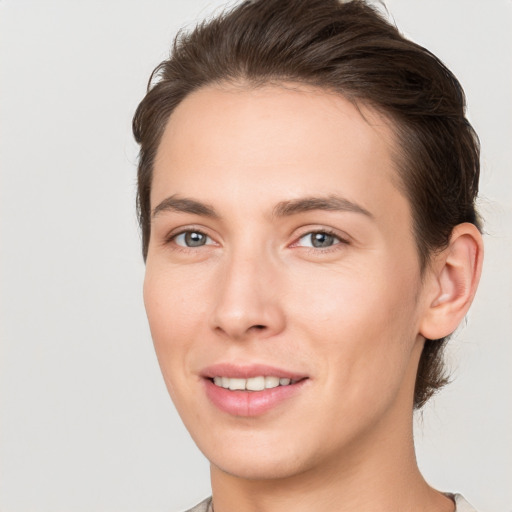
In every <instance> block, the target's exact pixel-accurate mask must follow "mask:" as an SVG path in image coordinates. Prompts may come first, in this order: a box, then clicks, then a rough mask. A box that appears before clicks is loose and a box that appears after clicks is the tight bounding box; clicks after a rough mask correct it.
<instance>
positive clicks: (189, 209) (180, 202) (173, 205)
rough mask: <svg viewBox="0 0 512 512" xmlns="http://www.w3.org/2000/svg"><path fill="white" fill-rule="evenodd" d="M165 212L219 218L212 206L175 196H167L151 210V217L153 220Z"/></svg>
mask: <svg viewBox="0 0 512 512" xmlns="http://www.w3.org/2000/svg"><path fill="white" fill-rule="evenodd" d="M166 211H173V212H178V213H192V214H194V215H201V216H202V217H210V218H212V219H218V218H219V215H218V214H217V212H216V211H215V209H214V208H213V206H210V205H208V204H205V203H201V202H199V201H195V200H194V199H188V198H180V197H177V196H175V195H172V196H169V197H167V198H166V199H164V200H163V201H162V202H161V203H159V204H158V206H156V207H155V208H154V209H153V212H152V214H151V216H152V217H153V218H155V217H156V216H157V215H158V214H159V213H162V212H166Z"/></svg>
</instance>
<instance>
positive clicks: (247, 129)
mask: <svg viewBox="0 0 512 512" xmlns="http://www.w3.org/2000/svg"><path fill="white" fill-rule="evenodd" d="M392 155H393V137H392V133H391V130H390V128H389V126H387V124H386V122H385V121H384V120H383V119H382V118H381V117H379V116H378V115H377V114H376V113H373V112H372V111H371V110H368V109H366V110H364V118H363V117H362V115H361V113H360V111H358V109H357V108H355V107H354V106H353V105H352V104H351V103H349V102H348V101H346V100H345V99H344V98H343V97H341V96H339V95H330V94H327V93H325V92H322V91H319V90H315V89H311V88H309V89H308V88H305V87H302V86H294V87H279V86H266V87H261V88H257V89H250V88H241V87H239V88H234V87H231V88H230V87H228V86H226V87H225V88H220V87H217V88H215V87H213V86H212V87H206V88H203V89H201V90H199V91H196V92H194V93H193V94H191V95H190V96H188V97H187V98H186V99H185V100H184V101H183V102H182V103H181V104H180V105H179V106H178V107H177V109H176V110H175V111H174V113H173V114H172V116H171V118H170V120H169V123H168V125H167V127H166V130H165V133H164V135H163V138H162V141H161V144H160V147H159V150H158V154H157V158H156V161H155V167H154V179H153V184H152V192H151V207H152V211H153V216H152V226H151V239H150V243H149V252H148V257H147V268H146V278H145V284H144V299H145V305H146V310H147V315H148V318H149V323H150V327H151V333H152V336H153V340H154V344H155V348H156V352H157V355H158V360H159V363H160V366H161V369H162V373H163V376H164V379H165V382H166V385H167V388H168V390H169V393H170V395H171V397H172V399H173V401H174V403H175V405H176V407H177V409H178V412H179V413H180V415H181V417H182V419H183V421H184V423H185V425H186V427H187V428H188V430H189V431H190V433H191V435H192V437H193V438H194V440H195V441H196V443H197V444H198V446H199V448H200V449H201V450H202V451H203V453H205V455H206V456H207V457H208V459H209V460H210V461H211V463H212V467H213V468H215V470H217V471H222V472H226V473H230V474H232V475H236V476H240V477H245V478H279V477H284V476H291V475H294V474H297V473H300V472H304V471H306V470H310V471H311V470H314V469H315V468H319V467H325V466H326V465H328V464H330V463H335V461H338V462H337V463H340V462H339V461H348V460H350V457H351V456H353V455H354V454H355V453H359V454H361V453H364V452H365V450H367V449H370V448H369V447H372V448H371V449H372V450H374V451H375V450H376V449H378V448H376V447H378V446H380V445H384V444H385V443H380V444H379V442H378V440H379V439H381V440H382V439H383V438H387V437H386V436H388V437H389V436H392V435H393V432H394V431H396V430H397V425H403V424H404V422H405V423H407V422H410V417H411V414H412V397H413V387H414V378H415V373H416V367H417V363H418V358H419V354H420V351H421V344H422V341H423V340H422V337H421V336H420V335H419V334H418V333H419V327H418V326H419V324H420V321H421V316H422V310H423V306H422V304H423V302H424V301H423V300H422V289H421V279H420V270H419V263H418V256H417V250H416V246H415V242H414V238H413V235H412V232H413V231H412V218H411V211H410V205H409V204H408V201H407V200H406V199H405V197H404V196H403V195H402V194H401V193H400V191H399V189H398V187H397V186H396V180H397V178H396V170H395V164H394V163H393V158H392ZM398 430H399V429H398ZM351 454H352V455H351Z"/></svg>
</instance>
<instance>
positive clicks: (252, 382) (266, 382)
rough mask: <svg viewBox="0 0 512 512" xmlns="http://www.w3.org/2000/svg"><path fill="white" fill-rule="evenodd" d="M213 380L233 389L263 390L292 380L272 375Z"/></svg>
mask: <svg viewBox="0 0 512 512" xmlns="http://www.w3.org/2000/svg"><path fill="white" fill-rule="evenodd" d="M213 382H214V384H215V385H216V386H219V387H222V388H225V389H230V390H232V391H235V390H247V391H263V390H264V389H272V388H277V386H288V385H290V384H293V383H294V381H292V380H291V379H287V378H281V379H280V378H279V377H274V376H271V375H270V376H265V377H263V376H258V377H251V378H250V379H234V378H230V377H214V378H213Z"/></svg>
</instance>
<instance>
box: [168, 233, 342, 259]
mask: <svg viewBox="0 0 512 512" xmlns="http://www.w3.org/2000/svg"><path fill="white" fill-rule="evenodd" d="M187 233H197V234H200V235H202V236H205V237H206V238H209V239H210V240H212V238H211V237H210V236H209V235H208V234H207V233H206V232H205V231H204V230H202V229H200V228H194V227H193V226H192V227H189V228H186V229H182V230H181V231H179V232H178V233H171V234H170V235H168V236H167V237H166V238H165V240H164V245H169V244H172V245H173V250H176V251H180V252H194V251H195V250H196V249H199V248H202V247H205V246H208V245H213V244H208V243H205V244H203V245H199V246H196V247H187V246H184V245H179V244H177V243H176V239H177V238H178V237H179V236H181V235H185V234H187ZM315 234H325V235H329V236H332V237H334V238H335V239H336V241H337V242H335V243H334V244H333V245H331V246H329V247H323V248H322V247H307V246H299V245H298V244H299V242H300V240H302V239H303V238H305V237H307V236H308V235H315ZM349 243H350V242H349V241H348V240H347V239H345V238H343V237H341V236H340V235H339V233H337V232H335V231H334V230H331V229H326V228H321V229H313V230H309V231H305V232H304V233H302V234H301V235H300V236H299V237H297V238H296V240H295V242H293V243H292V244H291V245H290V246H289V247H298V248H301V249H302V250H304V251H306V252H308V253H311V254H316V255H318V254H326V253H331V252H335V251H339V250H340V249H342V246H344V245H349Z"/></svg>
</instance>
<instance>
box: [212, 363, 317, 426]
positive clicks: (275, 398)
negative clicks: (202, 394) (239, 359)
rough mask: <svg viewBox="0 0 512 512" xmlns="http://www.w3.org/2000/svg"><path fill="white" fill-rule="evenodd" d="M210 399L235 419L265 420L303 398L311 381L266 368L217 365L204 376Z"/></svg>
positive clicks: (299, 375) (294, 374)
mask: <svg viewBox="0 0 512 512" xmlns="http://www.w3.org/2000/svg"><path fill="white" fill-rule="evenodd" d="M202 377H203V382H204V384H205V391H206V396H207V397H208V399H209V401H210V402H211V403H212V404H213V405H214V406H215V407H216V408H218V409H220V410H221V411H223V412H224V413H228V414H229V415H232V416H244V417H254V416H261V415H263V414H265V413H267V412H268V411H270V410H272V409H274V408H276V407H277V406H278V405H280V404H283V403H285V402H287V403H290V401H291V400H292V398H293V397H296V396H297V395H300V393H301V390H303V389H304V387H305V386H304V385H305V384H306V382H307V381H309V377H308V376H306V375H301V374H298V373H294V372H289V371H286V370H282V369H278V368H273V367H270V366H265V365H251V366H235V365H231V364H219V365H214V366H212V367H210V368H208V369H206V370H204V371H203V373H202Z"/></svg>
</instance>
